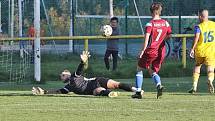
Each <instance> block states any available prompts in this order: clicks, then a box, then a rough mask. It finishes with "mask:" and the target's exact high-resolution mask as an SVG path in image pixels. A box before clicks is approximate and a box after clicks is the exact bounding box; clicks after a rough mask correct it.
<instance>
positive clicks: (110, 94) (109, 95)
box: [108, 92, 119, 98]
mask: <svg viewBox="0 0 215 121" xmlns="http://www.w3.org/2000/svg"><path fill="white" fill-rule="evenodd" d="M118 96H119V94H118V92H110V93H109V94H108V97H110V98H113V97H118Z"/></svg>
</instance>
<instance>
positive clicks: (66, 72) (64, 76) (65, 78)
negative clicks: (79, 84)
mask: <svg viewBox="0 0 215 121" xmlns="http://www.w3.org/2000/svg"><path fill="white" fill-rule="evenodd" d="M70 77H71V73H70V71H69V70H64V71H63V72H62V73H61V74H60V79H61V80H62V81H63V82H64V83H67V82H69V79H70Z"/></svg>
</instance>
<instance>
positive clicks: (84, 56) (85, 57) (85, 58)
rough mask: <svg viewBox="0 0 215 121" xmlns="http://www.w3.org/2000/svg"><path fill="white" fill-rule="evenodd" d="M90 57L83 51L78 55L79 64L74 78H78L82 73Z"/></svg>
mask: <svg viewBox="0 0 215 121" xmlns="http://www.w3.org/2000/svg"><path fill="white" fill-rule="evenodd" d="M89 57H90V53H89V52H88V51H83V52H82V54H81V55H80V58H81V63H80V64H79V65H78V69H77V70H76V72H75V73H74V74H73V75H74V76H80V75H82V73H83V70H84V65H85V64H86V63H87V61H88V58H89Z"/></svg>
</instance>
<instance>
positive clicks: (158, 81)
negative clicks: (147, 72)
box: [152, 72, 161, 87]
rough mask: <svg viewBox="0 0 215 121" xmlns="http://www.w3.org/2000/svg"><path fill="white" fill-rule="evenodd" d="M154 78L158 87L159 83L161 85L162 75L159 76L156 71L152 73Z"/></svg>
mask: <svg viewBox="0 0 215 121" xmlns="http://www.w3.org/2000/svg"><path fill="white" fill-rule="evenodd" d="M152 79H153V80H154V83H155V85H156V87H157V86H158V85H161V79H160V76H159V75H158V74H157V73H156V72H154V73H153V74H152Z"/></svg>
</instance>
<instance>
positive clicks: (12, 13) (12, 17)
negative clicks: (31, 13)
mask: <svg viewBox="0 0 215 121" xmlns="http://www.w3.org/2000/svg"><path fill="white" fill-rule="evenodd" d="M11 2H12V3H11V25H10V27H11V28H10V36H11V37H12V38H13V37H14V0H12V1H11Z"/></svg>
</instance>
